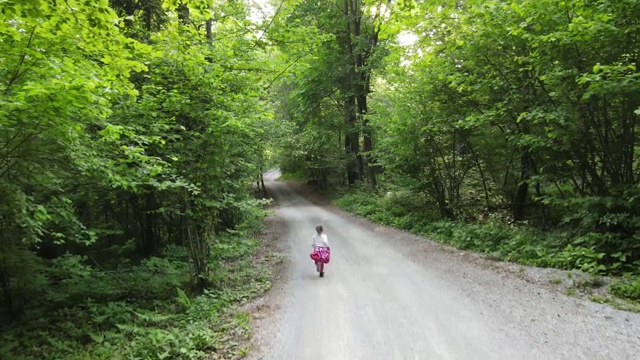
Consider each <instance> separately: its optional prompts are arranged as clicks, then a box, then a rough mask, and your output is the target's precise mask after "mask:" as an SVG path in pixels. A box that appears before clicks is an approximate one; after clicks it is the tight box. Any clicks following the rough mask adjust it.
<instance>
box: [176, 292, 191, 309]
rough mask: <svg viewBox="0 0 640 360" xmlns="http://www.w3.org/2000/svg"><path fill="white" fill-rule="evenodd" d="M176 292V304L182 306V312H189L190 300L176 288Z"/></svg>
mask: <svg viewBox="0 0 640 360" xmlns="http://www.w3.org/2000/svg"><path fill="white" fill-rule="evenodd" d="M176 291H177V292H178V296H177V297H176V301H177V302H178V304H180V305H182V308H183V309H184V310H189V309H190V308H191V299H189V296H187V293H185V292H184V290H182V289H180V288H176Z"/></svg>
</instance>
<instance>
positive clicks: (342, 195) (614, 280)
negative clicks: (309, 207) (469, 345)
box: [331, 188, 640, 311]
mask: <svg viewBox="0 0 640 360" xmlns="http://www.w3.org/2000/svg"><path fill="white" fill-rule="evenodd" d="M331 202H332V203H333V204H334V205H336V206H338V207H340V208H342V209H343V210H345V211H348V212H351V213H354V214H357V215H359V216H362V217H365V218H367V219H369V220H372V221H374V222H377V223H379V224H383V225H387V226H391V227H394V228H398V229H403V230H407V231H410V232H412V233H414V234H416V235H420V236H424V237H427V238H430V239H433V240H434V241H436V242H439V243H443V244H447V245H452V246H454V247H456V248H458V249H462V250H469V251H475V252H480V253H484V254H487V258H489V259H491V260H502V261H508V262H515V263H519V264H522V265H527V266H535V267H546V268H557V269H562V270H569V271H572V270H578V271H580V272H583V273H586V274H589V275H590V280H588V281H586V282H583V283H577V282H576V281H575V280H574V281H573V285H572V286H570V287H568V288H567V289H566V292H567V293H568V294H570V295H574V294H576V293H577V292H581V293H587V294H588V293H589V291H588V290H589V289H593V288H602V287H605V286H606V284H607V283H608V286H606V287H607V290H608V291H607V293H608V294H610V295H608V296H605V297H602V296H601V295H598V296H601V297H602V299H600V298H599V299H600V300H601V301H599V302H603V301H606V302H608V303H611V304H612V305H613V306H616V307H618V308H624V309H625V310H629V311H637V309H640V262H638V261H636V262H635V263H629V262H626V261H625V259H626V257H625V254H622V253H616V254H607V253H604V252H603V251H601V250H599V247H598V245H599V244H601V243H602V242H606V241H607V240H608V239H607V238H606V235H604V234H597V233H575V232H570V231H561V230H556V231H542V230H539V229H535V228H533V227H527V226H526V225H518V226H516V225H508V224H505V223H504V221H502V220H501V219H500V217H499V216H495V217H492V216H491V215H489V216H487V218H486V219H485V220H484V221H482V223H479V222H476V223H466V222H451V221H442V220H441V218H440V216H439V214H438V213H436V212H434V211H429V210H425V209H435V208H436V207H435V206H433V204H431V206H429V200H428V199H425V198H423V197H421V196H420V195H417V194H415V193H411V192H409V191H405V192H403V191H397V192H389V193H386V194H383V195H381V194H371V193H369V192H367V191H366V190H364V189H360V188H356V189H355V190H350V191H342V192H340V191H339V192H334V193H333V196H332V199H331ZM568 277H569V278H571V273H569V274H568ZM605 277H609V278H611V280H610V281H605V280H604V279H605ZM549 282H550V283H552V284H560V283H562V279H561V278H557V277H556V278H551V279H550V280H549Z"/></svg>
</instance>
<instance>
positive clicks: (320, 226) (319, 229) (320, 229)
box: [316, 225, 322, 234]
mask: <svg viewBox="0 0 640 360" xmlns="http://www.w3.org/2000/svg"><path fill="white" fill-rule="evenodd" d="M316 232H317V233H318V234H322V225H317V226H316Z"/></svg>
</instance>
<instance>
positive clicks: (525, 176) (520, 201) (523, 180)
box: [512, 149, 533, 221]
mask: <svg viewBox="0 0 640 360" xmlns="http://www.w3.org/2000/svg"><path fill="white" fill-rule="evenodd" d="M532 161H533V158H532V157H531V152H530V150H529V149H524V150H523V152H522V155H521V156H520V184H518V190H517V192H516V195H515V197H514V199H513V204H512V207H513V219H514V220H516V221H521V220H524V217H525V212H526V211H525V208H526V205H527V195H528V193H529V178H530V177H531V167H532V166H531V164H532Z"/></svg>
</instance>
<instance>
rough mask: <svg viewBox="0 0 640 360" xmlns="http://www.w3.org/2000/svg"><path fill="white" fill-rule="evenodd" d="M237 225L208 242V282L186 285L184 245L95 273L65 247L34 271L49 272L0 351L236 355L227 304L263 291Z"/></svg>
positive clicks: (241, 335) (239, 322) (237, 322)
mask: <svg viewBox="0 0 640 360" xmlns="http://www.w3.org/2000/svg"><path fill="white" fill-rule="evenodd" d="M257 249H258V241H257V240H255V239H252V238H250V237H249V236H247V235H243V233H238V234H230V235H224V236H221V237H219V238H218V239H217V240H216V243H215V245H214V246H213V248H212V252H211V253H212V254H214V255H212V259H211V262H210V264H211V269H212V274H211V283H212V286H211V287H210V288H209V289H208V290H205V292H204V293H203V294H202V295H199V296H191V295H190V294H189V293H188V290H187V289H188V288H189V282H190V279H189V277H188V273H189V272H188V270H187V267H188V262H187V259H188V256H187V252H186V249H184V248H181V247H169V248H167V249H165V251H164V253H163V254H162V256H161V257H154V258H150V259H147V260H144V261H142V262H141V263H140V264H139V265H136V266H131V267H129V268H127V269H117V270H114V271H104V270H101V269H99V268H96V267H95V266H93V264H92V263H91V261H90V259H88V258H86V257H81V256H76V255H67V256H65V257H62V258H59V259H57V260H55V261H53V262H52V263H51V266H50V267H49V270H48V273H47V274H42V276H43V277H46V278H49V279H57V280H56V281H57V283H56V285H55V286H51V287H48V288H47V290H46V291H43V292H42V294H41V300H42V301H41V302H40V304H39V305H38V306H34V307H33V308H32V309H31V310H30V311H28V312H27V313H26V314H25V315H24V317H23V319H22V320H21V322H20V325H16V326H15V327H11V328H8V329H5V331H4V332H3V333H1V334H0V358H1V359H15V360H20V359H78V360H80V359H92V360H93V359H202V358H205V357H207V358H210V359H217V358H220V359H222V358H224V359H234V358H240V357H242V356H243V355H244V354H245V352H246V349H244V348H243V341H246V340H247V339H248V336H249V334H250V329H249V322H248V321H249V318H248V315H246V314H242V313H238V312H235V311H233V308H234V305H235V304H239V303H242V302H244V301H248V300H251V299H253V298H255V297H257V296H258V295H260V294H262V293H263V292H264V291H266V290H267V289H268V288H269V286H270V283H269V276H270V275H269V273H268V271H267V268H266V266H264V264H263V262H262V261H260V259H258V260H256V259H255V256H254V254H255V253H256V251H257Z"/></svg>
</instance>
